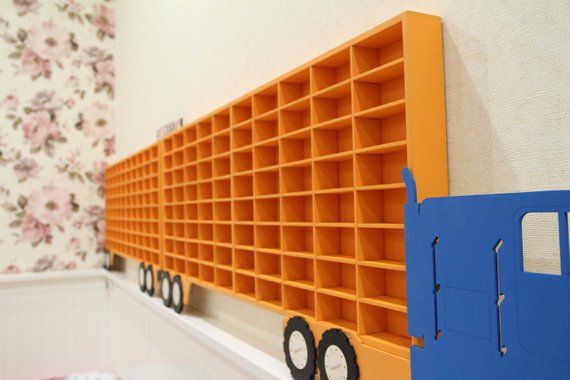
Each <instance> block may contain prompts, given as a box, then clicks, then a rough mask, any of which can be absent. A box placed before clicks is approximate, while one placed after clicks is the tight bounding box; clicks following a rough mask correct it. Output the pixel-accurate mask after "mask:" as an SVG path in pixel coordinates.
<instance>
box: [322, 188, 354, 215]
mask: <svg viewBox="0 0 570 380" xmlns="http://www.w3.org/2000/svg"><path fill="white" fill-rule="evenodd" d="M315 210H316V218H315V221H316V222H317V223H354V194H353V192H352V191H349V192H344V193H327V194H317V195H315Z"/></svg>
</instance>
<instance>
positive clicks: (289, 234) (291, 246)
mask: <svg viewBox="0 0 570 380" xmlns="http://www.w3.org/2000/svg"><path fill="white" fill-rule="evenodd" d="M282 251H284V252H290V253H302V254H306V255H311V254H312V252H313V228H312V227H298V226H285V227H283V239H282Z"/></svg>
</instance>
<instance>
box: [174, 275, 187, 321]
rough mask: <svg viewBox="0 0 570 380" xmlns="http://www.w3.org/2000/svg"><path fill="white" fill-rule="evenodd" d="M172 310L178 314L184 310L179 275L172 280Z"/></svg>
mask: <svg viewBox="0 0 570 380" xmlns="http://www.w3.org/2000/svg"><path fill="white" fill-rule="evenodd" d="M172 308H173V309H174V311H175V312H177V313H180V312H182V309H184V294H183V290H182V278H181V277H180V275H178V274H177V275H176V276H174V279H173V280H172Z"/></svg>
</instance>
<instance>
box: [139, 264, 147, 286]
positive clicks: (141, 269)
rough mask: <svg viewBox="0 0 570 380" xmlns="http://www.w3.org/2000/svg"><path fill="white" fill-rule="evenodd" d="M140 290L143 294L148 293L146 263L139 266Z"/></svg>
mask: <svg viewBox="0 0 570 380" xmlns="http://www.w3.org/2000/svg"><path fill="white" fill-rule="evenodd" d="M139 288H140V289H141V292H146V270H145V267H144V263H140V265H139Z"/></svg>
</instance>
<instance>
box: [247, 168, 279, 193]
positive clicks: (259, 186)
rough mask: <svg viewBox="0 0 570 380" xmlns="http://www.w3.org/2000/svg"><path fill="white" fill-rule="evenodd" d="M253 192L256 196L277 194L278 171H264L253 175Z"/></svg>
mask: <svg viewBox="0 0 570 380" xmlns="http://www.w3.org/2000/svg"><path fill="white" fill-rule="evenodd" d="M253 183H254V192H253V194H254V195H256V196H260V195H271V194H278V193H279V171H278V170H272V171H264V172H258V173H255V175H254V181H253Z"/></svg>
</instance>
